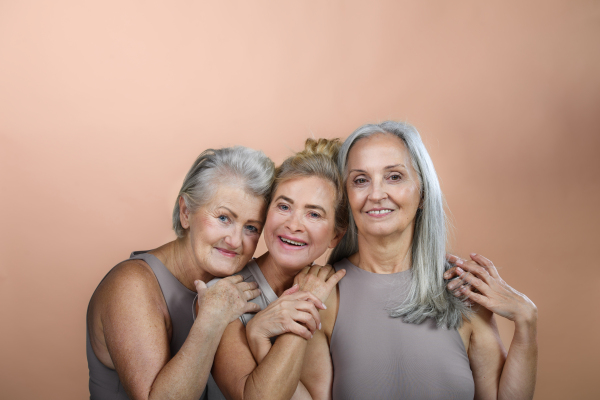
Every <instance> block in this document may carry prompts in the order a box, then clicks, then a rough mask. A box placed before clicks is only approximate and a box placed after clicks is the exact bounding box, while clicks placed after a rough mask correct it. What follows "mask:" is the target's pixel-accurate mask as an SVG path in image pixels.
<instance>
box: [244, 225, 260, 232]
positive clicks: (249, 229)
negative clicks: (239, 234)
mask: <svg viewBox="0 0 600 400" xmlns="http://www.w3.org/2000/svg"><path fill="white" fill-rule="evenodd" d="M245 228H246V230H247V231H248V232H250V233H259V230H258V228H257V227H255V226H254V225H246V226H245Z"/></svg>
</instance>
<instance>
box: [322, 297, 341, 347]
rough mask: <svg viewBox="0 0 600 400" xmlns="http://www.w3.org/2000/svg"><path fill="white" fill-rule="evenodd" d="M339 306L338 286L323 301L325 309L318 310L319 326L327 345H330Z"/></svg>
mask: <svg viewBox="0 0 600 400" xmlns="http://www.w3.org/2000/svg"><path fill="white" fill-rule="evenodd" d="M339 304H340V290H339V285H335V287H334V288H333V290H332V291H331V293H330V294H329V297H328V298H327V300H325V306H326V307H327V309H325V310H319V314H320V315H321V325H322V327H323V333H324V334H325V336H326V337H327V343H331V335H332V334H333V328H334V326H335V320H336V319H337V314H338V309H339Z"/></svg>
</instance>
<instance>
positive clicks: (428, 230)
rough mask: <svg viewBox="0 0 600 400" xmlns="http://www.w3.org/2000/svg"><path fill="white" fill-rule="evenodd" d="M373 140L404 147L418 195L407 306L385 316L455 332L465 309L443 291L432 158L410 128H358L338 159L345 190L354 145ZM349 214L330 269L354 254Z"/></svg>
mask: <svg viewBox="0 0 600 400" xmlns="http://www.w3.org/2000/svg"><path fill="white" fill-rule="evenodd" d="M375 134H392V135H395V136H397V137H398V138H400V139H401V140H402V141H403V142H404V145H405V146H406V148H407V150H408V152H409V154H410V158H411V162H412V166H413V168H414V169H415V171H416V172H417V175H418V176H419V187H420V191H421V204H422V207H421V208H420V209H419V210H417V214H416V216H415V228H414V229H415V230H414V236H413V242H412V249H411V250H412V252H411V254H412V267H411V270H412V277H413V278H412V281H411V286H410V289H409V291H408V297H407V298H406V300H405V301H404V302H403V303H402V304H399V305H397V306H395V307H394V308H390V309H389V314H390V316H392V317H401V318H402V319H403V320H404V321H405V322H407V323H414V324H419V323H421V322H423V321H424V320H425V319H426V318H433V319H434V320H435V321H436V322H437V325H438V326H445V327H448V328H450V329H455V328H458V327H460V326H461V325H462V321H463V315H464V316H465V317H468V316H469V314H470V309H469V308H468V307H467V306H466V305H465V303H464V302H463V301H461V300H460V299H458V298H456V297H455V296H454V295H453V294H452V293H450V291H448V290H447V289H446V282H445V281H444V277H443V275H444V272H445V271H446V270H447V269H448V268H449V264H448V262H447V261H446V235H447V233H446V213H445V212H444V196H443V194H442V190H441V188H440V184H439V181H438V177H437V174H436V172H435V168H434V167H433V162H432V161H431V157H429V153H428V152H427V149H426V148H425V145H424V144H423V142H422V141H421V136H420V135H419V132H417V130H416V129H415V127H413V126H412V125H410V124H407V123H404V122H394V121H386V122H383V123H381V124H367V125H363V126H361V127H360V128H358V129H357V130H356V131H354V132H353V133H352V134H351V135H350V136H348V138H347V139H346V141H345V142H344V144H343V145H342V148H341V149H340V152H339V154H338V167H339V168H340V171H341V172H342V176H343V177H344V187H346V180H347V178H348V171H347V162H348V153H349V152H350V149H351V148H352V146H353V145H354V144H355V143H356V142H357V141H359V140H361V139H363V138H367V137H369V136H371V135H375ZM349 214H350V215H349V219H350V222H349V226H348V230H347V231H346V234H345V235H344V237H343V238H342V240H341V241H340V243H339V244H338V245H337V246H336V247H335V249H334V250H333V252H332V253H331V256H330V257H329V263H330V264H333V263H335V262H337V261H339V260H341V259H343V258H346V257H348V256H350V255H352V254H354V253H356V252H358V251H359V248H358V232H357V228H356V223H355V221H354V217H353V215H352V212H350V213H349Z"/></svg>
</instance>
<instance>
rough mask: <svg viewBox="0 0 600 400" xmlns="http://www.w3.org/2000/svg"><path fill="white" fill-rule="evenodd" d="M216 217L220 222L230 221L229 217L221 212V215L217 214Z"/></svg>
mask: <svg viewBox="0 0 600 400" xmlns="http://www.w3.org/2000/svg"><path fill="white" fill-rule="evenodd" d="M217 218H218V219H219V221H221V222H224V223H227V222H229V221H230V220H229V217H228V216H227V215H222V214H221V215H219V216H218V217H217Z"/></svg>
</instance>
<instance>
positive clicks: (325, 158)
mask: <svg viewBox="0 0 600 400" xmlns="http://www.w3.org/2000/svg"><path fill="white" fill-rule="evenodd" d="M341 146H342V143H341V140H340V139H337V138H336V139H324V138H321V139H312V138H309V139H306V142H305V143H304V150H302V151H299V152H298V153H296V154H294V155H293V156H291V157H289V158H287V159H286V160H285V161H284V162H283V163H282V164H281V165H280V166H279V167H277V168H276V169H275V181H274V182H273V187H272V189H271V196H272V195H274V194H275V192H276V191H277V188H278V187H279V185H280V184H281V183H283V182H285V181H288V180H290V179H294V178H300V177H311V176H317V177H319V178H323V179H325V180H327V181H329V182H331V183H332V184H333V186H334V188H335V193H336V197H335V229H336V232H343V231H344V230H345V229H346V228H347V227H348V201H347V200H346V192H345V191H344V183H343V179H342V175H341V174H340V171H339V169H338V166H337V158H338V154H339V151H340V148H341Z"/></svg>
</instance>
